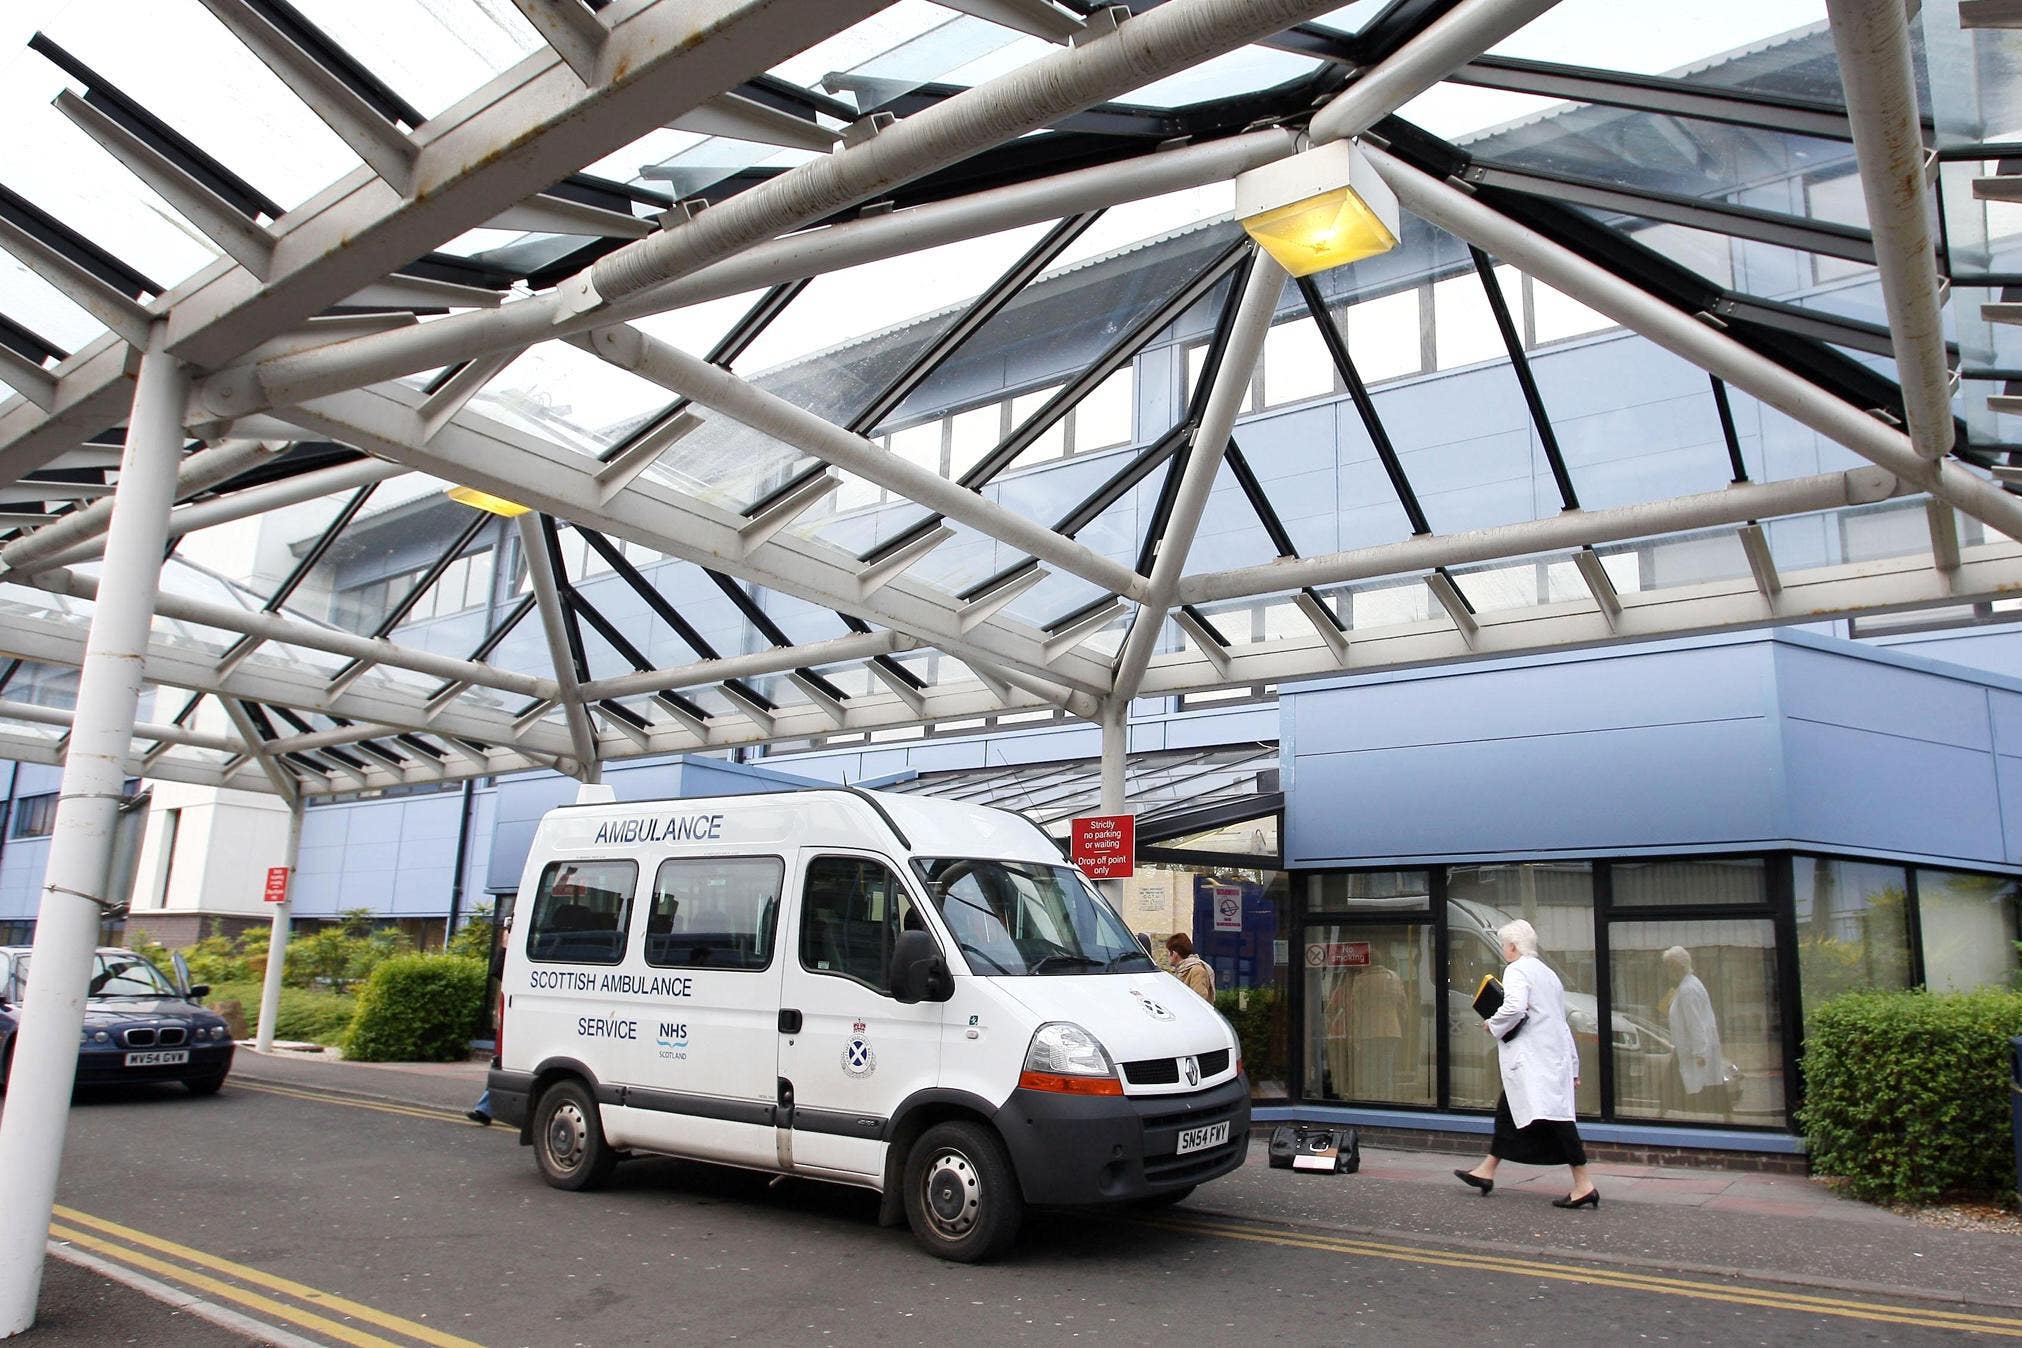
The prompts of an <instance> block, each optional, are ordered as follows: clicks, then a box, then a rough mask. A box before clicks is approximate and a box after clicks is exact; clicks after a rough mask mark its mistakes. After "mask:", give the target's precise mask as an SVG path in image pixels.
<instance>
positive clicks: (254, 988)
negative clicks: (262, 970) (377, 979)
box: [205, 983, 358, 1045]
mask: <svg viewBox="0 0 2022 1348" xmlns="http://www.w3.org/2000/svg"><path fill="white" fill-rule="evenodd" d="M205 1000H206V1001H207V1002H208V1003H209V1004H210V1006H211V1007H212V1009H214V1010H216V1011H217V1012H218V1013H219V1014H220V1015H223V1014H224V1009H225V1006H226V1005H227V1004H228V1003H236V1004H237V1005H238V1006H239V1008H240V1010H241V1012H242V1013H243V1015H244V1017H245V1021H246V1024H247V1026H248V1028H249V1029H250V1030H252V1031H257V1030H258V1028H259V1026H258V1021H259V1018H260V985H259V984H258V983H219V984H216V985H215V986H213V987H212V988H211V995H210V996H209V997H208V998H206V999H205ZM357 1009H358V999H357V998H356V997H350V996H346V995H345V994H343V993H337V992H327V991H323V990H321V989H311V988H289V987H284V988H282V989H281V1005H280V1007H279V1009H278V1013H277V1014H276V1015H275V1017H274V1037H275V1038H276V1039H295V1040H301V1041H303V1042H306V1043H311V1044H329V1045H336V1044H340V1043H342V1042H343V1041H344V1031H345V1030H346V1029H348V1028H349V1027H350V1025H351V1017H352V1015H353V1014H354V1013H355V1012H356V1011H357Z"/></svg>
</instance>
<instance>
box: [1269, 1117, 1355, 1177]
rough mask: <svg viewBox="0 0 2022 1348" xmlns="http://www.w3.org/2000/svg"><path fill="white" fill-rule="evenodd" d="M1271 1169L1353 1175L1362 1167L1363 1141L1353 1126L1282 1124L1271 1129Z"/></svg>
mask: <svg viewBox="0 0 2022 1348" xmlns="http://www.w3.org/2000/svg"><path fill="white" fill-rule="evenodd" d="M1271 1168H1272V1169H1273V1170H1310V1171H1314V1172H1316V1173H1318V1174H1322V1175H1352V1174H1354V1173H1355V1172H1356V1171H1358V1170H1360V1169H1361V1168H1362V1142H1361V1139H1360V1138H1359V1137H1358V1136H1357V1135H1356V1132H1355V1130H1354V1129H1353V1128H1345V1127H1338V1126H1336V1125H1333V1124H1326V1123H1281V1124H1279V1125H1278V1126H1277V1127H1276V1128H1274V1129H1272V1130H1271Z"/></svg>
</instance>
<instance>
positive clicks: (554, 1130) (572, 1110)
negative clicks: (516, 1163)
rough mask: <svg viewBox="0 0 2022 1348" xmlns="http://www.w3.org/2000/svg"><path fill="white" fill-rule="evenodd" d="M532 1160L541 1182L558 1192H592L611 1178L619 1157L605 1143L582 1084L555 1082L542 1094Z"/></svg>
mask: <svg viewBox="0 0 2022 1348" xmlns="http://www.w3.org/2000/svg"><path fill="white" fill-rule="evenodd" d="M534 1160H535V1161H536V1163H538V1164H539V1166H540V1168H541V1178H542V1179H544V1180H546V1181H547V1182H548V1183H549V1184H551V1185H553V1186H554V1187H555V1188H557V1189H594V1188H596V1187H597V1186H598V1185H599V1184H602V1183H603V1182H604V1181H605V1180H607V1179H609V1178H610V1176H611V1169H612V1167H613V1166H615V1165H617V1164H618V1154H617V1153H616V1152H614V1151H612V1150H611V1148H610V1146H609V1145H608V1144H606V1143H605V1141H604V1125H603V1123H602V1122H601V1121H600V1120H599V1119H598V1117H597V1102H596V1101H595V1100H593V1099H591V1097H590V1092H589V1090H588V1088H587V1087H585V1086H584V1085H583V1083H582V1082H580V1081H560V1082H556V1083H555V1084H554V1085H553V1086H550V1087H548V1089H547V1090H545V1091H543V1092H542V1093H541V1102H540V1105H539V1107H538V1108H536V1109H535V1111H534Z"/></svg>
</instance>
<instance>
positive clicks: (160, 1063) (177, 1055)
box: [126, 1048, 190, 1067]
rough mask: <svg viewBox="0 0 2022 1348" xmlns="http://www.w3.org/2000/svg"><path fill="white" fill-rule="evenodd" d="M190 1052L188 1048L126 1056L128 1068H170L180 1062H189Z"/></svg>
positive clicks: (166, 1049) (167, 1049)
mask: <svg viewBox="0 0 2022 1348" xmlns="http://www.w3.org/2000/svg"><path fill="white" fill-rule="evenodd" d="M189 1060H190V1051H189V1050H188V1049H186V1048H164V1049H156V1050H155V1051H154V1052H153V1053H129V1054H127V1055H126V1065H127V1066H128V1067H168V1066H171V1065H172V1064H175V1063H179V1062H188V1061H189Z"/></svg>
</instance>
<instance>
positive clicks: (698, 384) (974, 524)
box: [587, 325, 1144, 599]
mask: <svg viewBox="0 0 2022 1348" xmlns="http://www.w3.org/2000/svg"><path fill="white" fill-rule="evenodd" d="M587 345H588V346H589V349H590V350H591V351H592V352H594V353H595V354H596V355H597V356H598V357H599V358H600V359H602V360H604V361H607V362H609V363H610V364H612V365H616V366H618V367H619V368H620V369H625V370H630V371H632V372H633V373H634V374H636V375H639V376H640V377H641V378H644V379H649V380H651V381H653V382H654V383H656V384H659V385H660V386H661V387H663V388H666V389H669V390H671V391H673V392H675V393H678V394H680V395H682V396H683V397H685V398H687V399H688V400H689V401H691V402H695V403H699V404H701V405H702V406H704V407H707V408H710V409H711V410H713V411H716V412H719V413H721V414H722V415H724V416H727V417H730V418H731V419H733V420H735V421H738V422H741V423H742V424H744V425H746V426H749V427H750V428H751V429H753V430H755V431H759V432H761V433H762V434H765V435H769V436H772V437H774V438H776V439H779V440H783V441H785V442H786V443H787V444H789V445H792V446H794V447H795V448H797V449H801V450H804V451H806V452H807V453H809V454H812V455H814V456H815V457H816V458H818V459H821V460H823V461H824V462H827V463H831V464H834V465H835V466H836V467H838V468H841V469H843V470H844V471H846V472H851V473H855V474H856V475H857V476H858V477H861V478H865V479H867V480H868V481H871V482H875V483H877V484H878V485H879V486H881V487H887V488H890V489H891V490H892V491H895V492H898V493H899V494H900V495H902V496H904V497H906V498H907V499H908V500H912V501H916V502H918V503H919V504H921V505H923V506H926V507H927V508H928V509H930V510H933V511H936V512H937V513H939V514H941V515H944V516H946V517H948V518H949V519H952V520H956V521H958V522H960V523H962V524H966V525H968V526H969V527H970V528H972V529H976V530H978V531H979V532H981V533H984V534H988V535H989V536H990V537H992V538H994V539H996V540H998V541H999V542H1002V543H1007V544H1009V545H1011V546H1012V547H1015V548H1019V549H1021V550H1023V551H1025V552H1029V553H1031V554H1032V555H1033V556H1035V557H1038V558H1040V559H1042V560H1044V561H1049V562H1052V563H1053V564H1054V565H1055V566H1057V567H1059V568H1060V569H1061V570H1063V571H1067V572H1069V573H1071V574H1073V575H1077V576H1080V577H1081V578H1082V579H1084V580H1088V581H1092V582H1094V583H1095V584H1097V585H1100V586H1102V587H1103V588H1104V589H1106V590H1114V591H1116V592H1118V593H1120V594H1126V595H1129V596H1130V597H1131V598H1134V599H1135V598H1139V597H1141V596H1142V595H1143V593H1144V580H1143V578H1142V577H1140V576H1139V575H1137V573H1135V572H1134V571H1132V570H1131V569H1130V568H1129V567H1127V566H1125V565H1123V564H1122V563H1121V562H1117V561H1114V560H1112V559H1110V558H1108V557H1105V556H1103V555H1102V554H1101V553H1099V552H1096V551H1095V550H1094V549H1093V548H1089V547H1086V546H1084V545H1083V544H1080V543H1077V542H1075V541H1074V540H1073V539H1070V538H1063V537H1062V536H1061V535H1059V534H1056V533H1054V532H1053V531H1052V530H1051V529H1048V528H1047V527H1046V526H1044V525H1042V524H1038V523H1036V522H1034V521H1032V520H1030V519H1027V518H1026V517H1025V516H1023V515H1020V514H1018V513H1017V512H1016V511H1012V510H1008V509H1006V508H1005V507H1003V506H1000V505H998V504H997V503H996V502H995V501H992V500H989V499H987V498H986V497H984V496H983V495H981V494H980V493H978V492H973V491H970V490H969V489H968V488H966V487H963V486H960V485H959V484H957V483H954V482H950V481H949V480H948V479H947V478H945V477H942V476H941V475H940V474H939V473H938V472H935V471H933V470H931V469H927V468H922V467H920V466H919V465H918V464H915V463H909V462H908V461H906V460H905V459H903V458H901V457H900V456H899V455H897V454H894V453H892V452H891V451H890V450H888V449H880V448H878V447H877V446H876V445H874V444H872V443H871V442H870V441H869V440H867V439H865V438H864V437H863V436H861V435H855V434H852V433H851V432H849V431H846V430H844V429H843V428H842V427H840V426H838V425H836V424H835V423H833V422H830V421H824V420H823V419H822V418H820V417H818V416H816V415H815V414H814V413H812V412H809V411H806V410H804V409H802V408H799V407H796V406H794V405H793V404H792V403H790V402H788V401H787V400H786V399H784V398H781V397H779V396H778V395H777V394H772V393H767V392H766V391H765V390H764V389H761V388H758V387H757V386H756V385H753V384H749V383H747V382H745V381H744V380H742V379H740V378H738V377H737V376H736V375H734V374H732V373H731V372H730V371H728V370H725V369H722V368H720V367H718V366H715V365H711V364H710V363H709V362H707V361H705V360H701V359H699V358H697V357H695V356H691V355H689V354H688V353H687V352H685V351H683V350H681V349H680V348H679V347H676V346H673V345H671V344H669V343H667V342H662V341H659V340H658V339H656V338H653V337H649V336H647V335H646V334H645V333H643V332H640V331H639V330H638V329H637V328H632V327H626V326H622V325H621V326H617V327H609V328H598V329H596V330H595V331H594V332H592V333H591V334H590V341H589V342H588V343H587Z"/></svg>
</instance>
